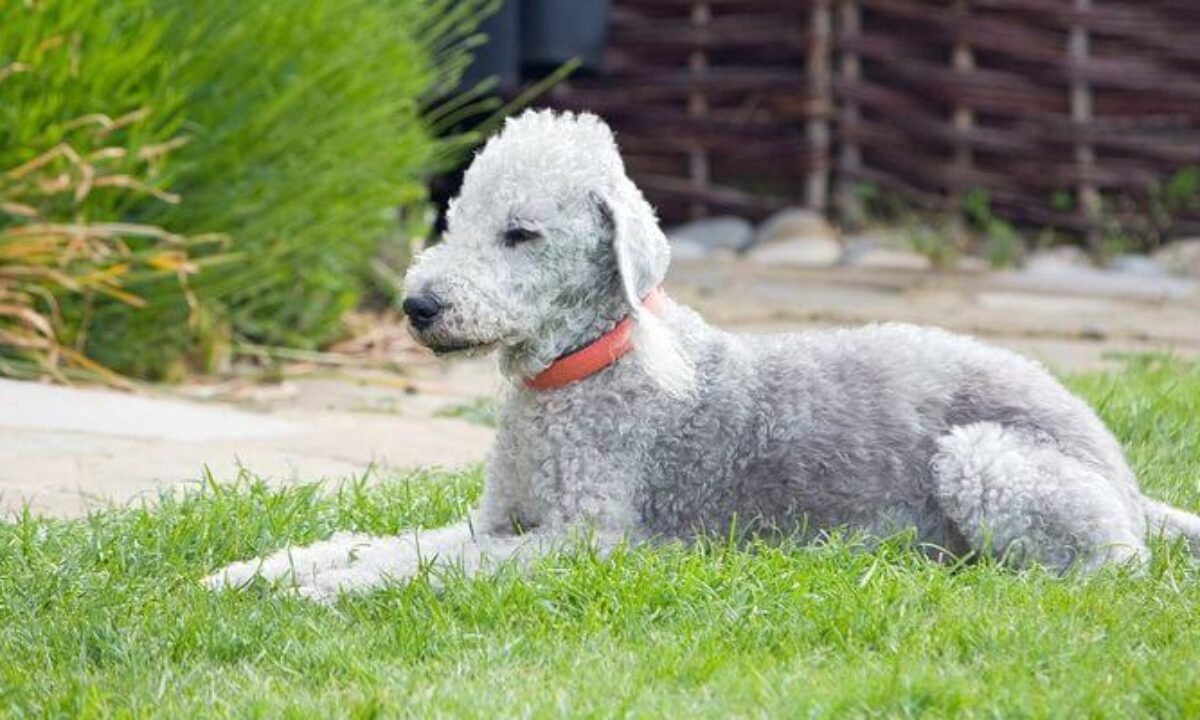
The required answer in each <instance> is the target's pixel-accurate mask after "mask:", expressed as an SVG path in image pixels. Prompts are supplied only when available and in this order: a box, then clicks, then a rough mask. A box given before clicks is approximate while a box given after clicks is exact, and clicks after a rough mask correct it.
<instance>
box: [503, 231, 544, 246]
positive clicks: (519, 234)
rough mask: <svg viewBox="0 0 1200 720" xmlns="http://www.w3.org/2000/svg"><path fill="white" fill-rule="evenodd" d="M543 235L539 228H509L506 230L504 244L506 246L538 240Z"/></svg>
mask: <svg viewBox="0 0 1200 720" xmlns="http://www.w3.org/2000/svg"><path fill="white" fill-rule="evenodd" d="M541 236H542V234H541V233H540V232H538V231H537V230H530V229H529V228H522V227H514V228H509V229H507V230H505V231H504V245H505V246H506V247H512V246H513V245H517V244H519V243H523V242H529V241H530V240H537V239H538V238H540V237H541Z"/></svg>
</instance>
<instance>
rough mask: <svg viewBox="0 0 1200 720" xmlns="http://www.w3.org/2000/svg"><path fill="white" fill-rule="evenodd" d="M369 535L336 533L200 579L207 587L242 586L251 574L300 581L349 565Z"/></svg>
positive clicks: (365, 544)
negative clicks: (312, 542)
mask: <svg viewBox="0 0 1200 720" xmlns="http://www.w3.org/2000/svg"><path fill="white" fill-rule="evenodd" d="M371 541H372V538H371V537H369V536H366V535H359V534H355V533H346V532H343V533H337V534H335V535H333V537H331V538H329V539H328V540H326V541H324V542H319V543H316V544H314V545H309V546H307V547H300V548H286V549H284V550H280V551H279V552H276V553H272V554H271V555H268V556H266V557H263V558H255V559H253V560H245V561H242V562H235V563H231V564H229V565H226V566H225V567H223V568H221V569H220V570H218V571H217V572H215V573H213V574H212V575H209V576H208V577H206V578H204V579H203V580H201V583H202V584H203V585H204V586H205V587H207V588H208V589H210V590H226V589H236V588H242V587H245V586H246V585H248V584H249V583H250V582H251V581H253V580H254V579H255V578H262V579H263V580H266V581H267V582H272V583H278V582H288V583H293V584H296V585H302V584H304V583H305V582H310V581H311V580H312V578H313V577H314V576H316V575H318V574H319V573H321V572H324V571H328V570H336V569H339V568H345V567H349V566H350V565H351V564H352V563H353V562H354V560H355V558H356V556H357V553H358V551H359V549H360V548H363V547H365V546H368V545H369V544H370V543H371Z"/></svg>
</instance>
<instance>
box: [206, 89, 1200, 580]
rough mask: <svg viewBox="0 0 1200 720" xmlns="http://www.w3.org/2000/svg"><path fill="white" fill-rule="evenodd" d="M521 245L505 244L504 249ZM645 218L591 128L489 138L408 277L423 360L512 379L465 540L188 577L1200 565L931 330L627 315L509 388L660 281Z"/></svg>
mask: <svg viewBox="0 0 1200 720" xmlns="http://www.w3.org/2000/svg"><path fill="white" fill-rule="evenodd" d="M514 227H520V228H522V229H524V230H527V231H530V232H531V233H533V235H532V236H531V238H530V239H526V240H525V241H523V242H520V243H517V244H512V243H508V242H505V241H504V237H505V231H506V230H508V229H511V228H514ZM668 258H669V249H668V246H667V241H666V238H665V237H664V236H663V233H662V232H661V230H660V229H659V226H658V223H657V220H656V218H655V215H654V211H653V209H652V208H651V207H650V205H649V204H648V203H647V202H646V200H645V199H644V198H643V197H642V194H641V192H640V191H639V190H638V189H637V188H636V187H635V186H634V184H633V183H632V182H630V180H629V179H628V178H627V177H626V175H625V171H624V167H623V164H622V161H621V158H620V155H619V153H618V151H617V148H616V144H615V142H614V139H613V136H612V133H611V132H610V130H609V129H608V127H607V126H606V125H605V124H604V123H603V122H601V121H600V120H599V119H598V118H596V117H595V116H592V115H587V114H583V115H572V114H570V113H567V114H562V115H556V114H554V113H551V112H548V111H542V112H527V113H525V114H524V115H522V116H521V117H519V118H517V119H514V120H510V121H509V122H508V124H507V125H506V127H505V129H504V131H503V132H502V133H500V134H499V135H498V136H496V137H494V138H493V139H492V140H491V141H489V142H488V143H487V145H486V147H485V148H484V149H483V151H482V152H481V153H480V154H479V155H478V156H477V157H476V159H475V161H474V163H473V164H472V166H471V168H470V169H469V171H468V172H467V174H466V178H465V180H464V184H463V190H462V194H461V196H460V197H459V198H458V199H457V200H456V201H455V202H454V203H453V204H452V206H451V208H450V211H449V228H448V231H447V234H446V236H445V240H444V242H442V243H441V244H439V245H437V246H435V247H433V248H431V249H429V250H427V251H426V252H425V253H423V254H422V255H421V256H420V257H419V258H418V260H417V262H416V263H415V264H414V266H413V267H412V268H411V269H410V271H409V273H408V276H407V278H406V287H407V289H408V291H409V292H410V293H416V292H420V293H432V294H434V295H436V296H437V297H438V298H439V299H440V300H441V301H442V303H443V306H444V309H443V311H442V314H441V315H440V316H439V318H438V320H437V322H435V323H433V324H432V325H430V326H429V327H428V328H426V329H424V330H423V331H420V332H417V333H416V335H417V337H418V339H419V340H420V341H421V342H423V343H425V344H426V345H428V346H430V347H432V348H434V349H435V350H439V351H447V352H448V351H463V352H482V351H487V350H491V349H498V350H499V353H500V363H501V369H502V371H503V373H504V374H505V375H506V376H507V377H508V378H510V379H511V380H512V383H511V388H510V389H509V390H508V391H507V392H506V397H505V398H504V399H503V406H502V409H501V411H500V429H499V433H498V437H497V440H496V445H495V448H494V449H493V451H492V453H491V456H490V458H489V461H488V465H487V479H486V485H485V490H484V494H483V498H482V501H481V503H480V505H479V507H478V508H476V509H475V510H474V511H473V512H472V513H471V516H470V520H469V521H468V522H464V523H462V524H460V525H457V526H453V527H450V528H444V529H441V530H437V531H431V532H428V533H422V534H420V535H418V534H416V533H412V534H410V535H406V536H402V537H399V538H371V537H366V536H358V535H338V536H335V537H334V538H333V539H331V540H329V541H327V542H325V543H319V544H317V545H314V546H310V547H308V548H299V549H293V550H289V551H285V552H283V553H279V554H276V555H274V556H271V557H268V558H266V559H264V560H258V561H249V562H245V563H238V564H235V565H232V566H229V567H228V568H225V569H224V570H222V571H220V572H218V573H217V574H215V575H213V576H212V577H211V578H209V579H208V582H209V584H210V585H212V586H214V587H223V586H226V585H237V584H240V583H242V582H244V581H245V580H247V579H248V578H250V577H252V576H254V575H255V574H262V575H266V576H268V577H272V578H281V577H285V576H286V577H291V578H292V579H293V580H294V582H295V583H296V587H298V589H299V590H300V592H301V593H303V594H304V595H306V596H308V597H312V598H315V599H329V598H332V597H335V596H336V594H337V593H338V592H340V591H344V590H362V589H366V588H369V587H372V586H374V585H377V584H379V583H380V582H383V581H384V580H386V579H388V578H393V579H403V578H406V577H410V576H412V575H413V574H414V573H416V572H417V570H418V568H419V567H420V566H421V564H422V561H423V560H424V561H436V562H440V563H452V564H458V565H461V566H463V567H464V568H465V569H467V570H468V571H475V570H477V569H480V568H483V567H486V566H488V565H489V564H490V563H493V562H498V561H503V560H508V559H511V558H514V557H534V556H536V555H538V554H541V553H544V552H547V551H549V550H550V549H552V548H554V547H556V546H558V545H560V544H561V543H562V542H563V541H564V540H565V539H566V538H569V537H572V536H573V535H579V534H586V535H587V536H588V537H591V538H592V539H593V540H594V541H595V542H597V543H599V544H601V545H608V544H610V543H613V542H618V541H631V542H640V541H654V540H659V539H684V540H687V539H690V538H694V537H696V536H697V534H698V533H712V532H715V533H722V534H724V533H727V532H729V531H730V528H731V527H738V528H740V529H741V530H743V531H744V532H746V533H755V534H762V533H772V534H783V535H788V536H800V537H804V538H816V537H819V536H820V535H821V534H823V533H827V532H830V531H834V530H843V529H844V530H850V531H861V532H864V533H867V534H869V535H874V536H880V535H886V534H891V533H894V532H896V531H900V530H905V529H915V531H916V535H917V538H918V540H919V541H920V542H921V543H923V544H925V545H926V546H927V547H929V548H936V549H937V550H936V551H935V552H937V553H950V554H966V553H986V552H994V553H998V554H1002V555H1003V556H1004V557H1005V558H1006V559H1007V560H1008V561H1010V562H1012V563H1013V564H1014V565H1018V566H1022V565H1028V564H1031V563H1039V564H1042V565H1046V566H1049V567H1051V568H1053V569H1055V570H1060V571H1061V570H1066V569H1068V568H1070V567H1072V566H1075V567H1078V568H1081V569H1082V570H1084V571H1088V570H1092V569H1094V568H1096V567H1099V566H1101V565H1103V564H1105V563H1108V562H1126V561H1129V562H1133V563H1141V562H1144V561H1145V560H1146V557H1147V548H1146V544H1145V538H1146V536H1147V534H1148V533H1151V532H1166V533H1168V534H1175V535H1182V536H1184V537H1186V538H1187V539H1189V540H1190V541H1191V542H1192V543H1193V544H1194V545H1197V546H1200V518H1196V517H1195V516H1193V515H1190V514H1188V513H1185V512H1183V511H1180V510H1176V509H1174V508H1169V507H1167V506H1165V505H1162V504H1160V503H1157V502H1155V501H1152V500H1149V499H1148V498H1146V497H1144V496H1143V495H1142V493H1141V492H1140V490H1139V488H1138V485H1137V482H1136V479H1135V478H1134V475H1133V473H1132V472H1131V471H1130V469H1129V467H1128V465H1127V464H1126V462H1125V460H1124V458H1123V456H1122V452H1121V449H1120V446H1119V445H1118V443H1117V441H1116V440H1115V439H1114V438H1113V436H1112V434H1111V433H1110V432H1109V431H1108V430H1107V429H1106V428H1105V427H1104V425H1103V423H1102V422H1101V421H1100V420H1099V419H1098V418H1097V416H1096V415H1095V413H1093V412H1092V410H1091V409H1090V408H1089V407H1088V406H1087V405H1086V404H1085V403H1084V402H1083V401H1081V400H1080V399H1078V398H1077V397H1075V396H1073V395H1072V394H1071V393H1069V392H1068V391H1067V390H1066V389H1064V388H1063V387H1062V385H1060V384H1059V383H1058V382H1057V381H1056V380H1055V379H1054V378H1052V377H1051V376H1050V375H1049V374H1048V373H1047V372H1046V371H1045V370H1044V369H1043V368H1042V367H1041V366H1039V365H1037V364H1036V363H1034V362H1032V361H1030V360H1027V359H1025V358H1023V357H1020V356H1018V355H1016V354H1014V353H1011V352H1008V351H1005V350H1000V349H996V348H992V347H988V346H986V345H984V344H981V343H979V342H977V341H975V340H972V339H969V338H966V337H960V336H956V335H952V334H950V333H947V332H944V331H941V330H937V329H929V328H919V327H912V326H906V325H875V326H869V327H864V328H860V329H855V330H838V331H834V332H812V333H798V334H789V335H777V336H738V335H733V334H729V333H726V332H723V331H721V330H718V329H715V328H713V327H710V326H709V325H707V324H706V323H705V322H704V321H703V320H702V319H701V318H700V317H699V316H698V315H696V314H695V313H694V312H692V311H691V310H689V309H687V308H685V307H682V306H680V305H678V304H674V303H669V304H668V307H667V308H666V310H665V311H664V312H663V314H662V316H661V317H660V318H654V317H649V316H647V315H646V314H644V313H643V314H635V316H634V317H635V320H636V321H637V324H638V325H639V326H640V332H639V334H638V336H637V338H636V340H635V351H634V353H633V354H632V355H631V356H626V357H624V358H622V359H620V360H618V361H617V362H616V363H614V364H613V365H611V366H609V367H608V368H606V369H604V370H602V371H600V372H598V373H596V374H595V375H593V376H591V377H588V378H586V379H583V380H580V381H578V382H575V383H572V384H570V385H567V386H565V387H562V388H559V389H555V390H549V391H542V392H538V391H533V390H530V389H528V388H526V387H524V385H523V383H522V381H523V380H524V379H526V378H529V377H531V376H533V375H535V374H536V373H538V372H539V371H541V370H542V369H544V368H546V367H547V366H548V365H549V364H550V363H552V362H553V361H554V360H555V359H556V358H558V357H560V356H562V355H563V354H565V353H567V352H569V351H571V350H573V349H575V348H578V347H580V346H582V345H585V344H587V343H588V342H590V341H592V340H593V339H595V338H596V337H598V336H599V335H601V334H602V333H604V332H605V331H606V330H608V329H610V328H612V327H613V326H614V325H615V324H616V323H617V322H619V321H620V320H621V319H622V318H624V317H626V316H628V315H629V314H630V313H631V312H634V311H635V310H636V309H637V307H638V305H637V304H636V302H635V301H636V298H638V297H641V296H642V295H644V294H645V293H646V292H648V291H649V290H650V289H652V288H653V287H655V286H657V285H658V284H660V283H661V282H662V280H663V278H664V276H665V274H666V271H667V264H668Z"/></svg>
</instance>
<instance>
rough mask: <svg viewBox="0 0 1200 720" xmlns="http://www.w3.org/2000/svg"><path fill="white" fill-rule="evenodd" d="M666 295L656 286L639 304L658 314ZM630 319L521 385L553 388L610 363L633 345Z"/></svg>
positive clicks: (601, 368)
mask: <svg viewBox="0 0 1200 720" xmlns="http://www.w3.org/2000/svg"><path fill="white" fill-rule="evenodd" d="M666 297H667V294H666V293H665V292H663V289H662V288H661V287H656V288H654V289H653V290H651V291H650V293H649V294H648V295H646V297H644V298H642V307H644V308H646V309H647V310H649V311H650V312H652V313H654V314H655V315H661V314H662V309H663V301H664V300H666ZM633 323H634V320H633V319H632V318H630V317H626V318H625V319H624V320H622V321H621V322H619V323H617V326H616V327H614V328H613V329H612V330H609V331H608V332H606V333H604V334H603V335H601V336H600V337H599V338H597V339H596V340H595V341H594V342H592V343H590V344H588V345H586V346H584V347H583V348H580V349H579V350H576V351H575V352H573V353H571V354H570V355H564V356H562V357H560V358H559V359H557V360H555V361H554V362H552V363H550V367H548V368H546V369H545V370H543V371H541V372H540V373H538V374H537V375H534V376H533V377H531V378H529V379H527V380H526V381H525V387H527V388H529V389H531V390H553V389H554V388H560V387H562V386H563V385H568V384H570V383H573V382H575V381H576V380H582V379H584V378H585V377H588V376H589V375H593V374H595V373H598V372H600V371H601V370H603V369H604V368H606V367H608V366H609V365H612V364H613V363H615V362H616V361H617V360H619V359H621V357H623V356H624V355H625V354H626V353H628V352H629V351H630V350H632V349H633V340H632V336H633Z"/></svg>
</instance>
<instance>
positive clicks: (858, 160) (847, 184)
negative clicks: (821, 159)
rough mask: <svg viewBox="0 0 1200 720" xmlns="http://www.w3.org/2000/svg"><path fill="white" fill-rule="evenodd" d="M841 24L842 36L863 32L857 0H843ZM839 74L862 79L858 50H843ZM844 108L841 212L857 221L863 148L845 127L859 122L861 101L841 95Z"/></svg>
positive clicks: (845, 79)
mask: <svg viewBox="0 0 1200 720" xmlns="http://www.w3.org/2000/svg"><path fill="white" fill-rule="evenodd" d="M838 19H839V21H840V24H841V30H840V34H841V37H842V38H845V39H849V38H857V37H858V35H859V34H860V33H861V32H862V12H861V11H860V9H859V7H858V3H857V2H856V1H855V0H841V6H840V8H839V12H838ZM838 74H839V75H840V76H841V78H842V82H843V83H844V84H845V85H847V86H852V85H857V84H858V82H859V81H860V80H861V79H862V63H861V62H860V60H859V57H858V53H856V52H854V51H853V50H847V49H844V48H843V49H842V50H841V58H840V61H839V63H838ZM841 106H842V107H841V110H840V112H839V114H838V116H839V119H840V121H841V138H840V139H841V148H840V150H839V151H838V174H839V177H838V184H837V204H838V212H839V213H840V214H841V217H842V219H843V220H857V219H859V218H861V217H862V214H863V209H862V202H861V199H860V198H859V197H858V193H857V192H855V188H854V183H855V180H854V173H855V172H856V171H857V170H860V169H861V168H862V149H861V148H860V147H859V146H858V144H857V143H856V142H854V141H853V140H852V139H851V138H849V137H847V135H846V130H847V129H848V128H850V127H852V126H854V125H857V124H858V120H859V117H860V114H859V109H858V103H857V102H855V101H854V100H853V99H851V98H842V100H841Z"/></svg>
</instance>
